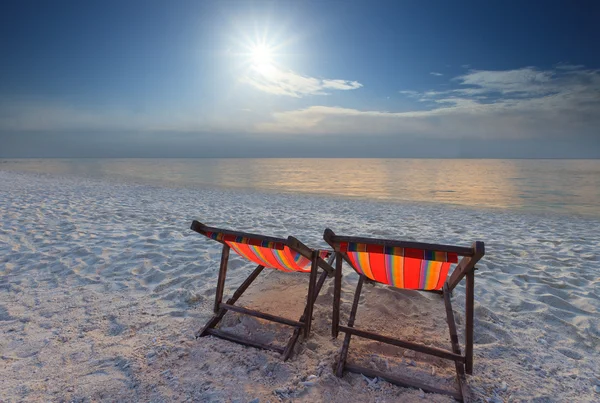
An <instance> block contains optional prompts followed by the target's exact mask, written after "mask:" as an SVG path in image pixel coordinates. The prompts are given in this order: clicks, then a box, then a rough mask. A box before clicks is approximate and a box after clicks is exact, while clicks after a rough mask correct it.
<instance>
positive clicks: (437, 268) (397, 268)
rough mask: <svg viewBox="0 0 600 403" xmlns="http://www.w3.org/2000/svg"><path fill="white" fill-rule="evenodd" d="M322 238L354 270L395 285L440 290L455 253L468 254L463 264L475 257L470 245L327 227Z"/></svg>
mask: <svg viewBox="0 0 600 403" xmlns="http://www.w3.org/2000/svg"><path fill="white" fill-rule="evenodd" d="M324 239H325V240H326V241H327V242H328V243H329V244H330V245H331V246H332V247H333V249H334V250H335V251H336V252H340V253H341V255H342V257H344V259H345V260H346V261H347V262H348V263H349V264H350V266H351V267H352V268H353V269H354V270H355V271H356V272H357V273H358V274H360V275H364V276H365V277H367V278H369V279H371V280H373V281H376V282H378V283H382V284H387V285H390V286H393V287H396V288H405V289H412V290H424V291H435V290H441V289H442V287H443V286H444V283H445V282H446V280H447V279H448V275H449V274H450V273H451V268H452V267H451V266H452V265H453V264H457V263H459V260H458V257H459V256H467V257H468V258H469V261H468V262H467V261H465V262H461V263H462V266H463V268H467V264H469V266H470V265H471V263H472V265H473V266H474V264H475V263H476V261H477V260H479V258H477V259H476V260H474V259H471V257H473V256H475V255H476V253H475V251H474V249H473V248H463V247H457V246H451V245H433V244H426V243H418V242H404V241H395V240H382V239H371V238H358V237H345V236H344V237H342V236H336V235H335V234H334V233H333V231H331V230H329V229H328V230H326V231H325V235H324Z"/></svg>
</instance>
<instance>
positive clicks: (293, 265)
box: [225, 241, 330, 273]
mask: <svg viewBox="0 0 600 403" xmlns="http://www.w3.org/2000/svg"><path fill="white" fill-rule="evenodd" d="M225 243H226V244H227V245H229V247H230V248H231V249H232V250H233V251H234V252H235V253H237V254H238V255H240V256H242V257H244V258H246V259H248V260H250V261H251V262H254V263H256V264H259V265H261V266H265V267H269V268H272V269H277V270H281V271H285V272H290V271H300V272H305V273H307V272H310V268H311V261H310V259H307V258H305V257H304V256H302V255H301V254H300V253H298V252H296V251H294V250H292V249H290V248H288V247H287V246H286V245H284V247H283V249H272V248H267V247H263V246H257V245H253V244H251V243H247V242H246V243H237V242H229V241H225ZM329 253H330V252H328V251H321V252H320V253H319V255H320V257H321V259H326V258H327V256H328V255H329Z"/></svg>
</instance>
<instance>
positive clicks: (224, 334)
mask: <svg viewBox="0 0 600 403" xmlns="http://www.w3.org/2000/svg"><path fill="white" fill-rule="evenodd" d="M207 333H208V334H209V335H211V336H217V337H219V338H221V339H225V340H229V341H233V342H234V343H238V344H242V345H244V346H248V347H255V348H262V349H263V350H271V351H275V352H278V353H279V354H283V351H284V349H283V348H281V347H278V346H274V345H272V344H264V343H260V342H258V341H254V340H249V339H245V338H243V337H241V336H238V335H236V334H233V333H229V332H224V331H222V330H218V329H208V330H207Z"/></svg>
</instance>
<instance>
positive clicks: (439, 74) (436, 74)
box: [429, 71, 443, 77]
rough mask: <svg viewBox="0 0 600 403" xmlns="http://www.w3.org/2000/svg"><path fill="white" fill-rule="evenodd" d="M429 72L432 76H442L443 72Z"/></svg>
mask: <svg viewBox="0 0 600 403" xmlns="http://www.w3.org/2000/svg"><path fill="white" fill-rule="evenodd" d="M429 74H431V75H432V76H438V77H440V76H443V74H442V73H437V72H435V71H432V72H430V73H429Z"/></svg>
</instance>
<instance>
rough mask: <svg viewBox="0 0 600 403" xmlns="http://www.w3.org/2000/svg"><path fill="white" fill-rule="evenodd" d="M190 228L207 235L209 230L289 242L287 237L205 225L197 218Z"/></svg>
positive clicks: (263, 239) (269, 240) (284, 242)
mask: <svg viewBox="0 0 600 403" xmlns="http://www.w3.org/2000/svg"><path fill="white" fill-rule="evenodd" d="M190 228H191V229H192V230H194V231H196V232H198V233H199V234H202V235H206V233H207V232H218V233H221V234H225V235H233V236H243V237H245V238H252V239H259V240H261V241H267V242H279V243H283V244H286V243H287V240H286V239H285V238H277V237H273V236H265V235H260V234H251V233H249V232H242V231H232V230H228V229H223V228H215V227H209V226H207V225H204V224H202V223H201V222H198V221H196V220H194V221H193V222H192V225H191V227H190ZM217 242H221V241H217ZM221 243H222V242H221Z"/></svg>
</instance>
